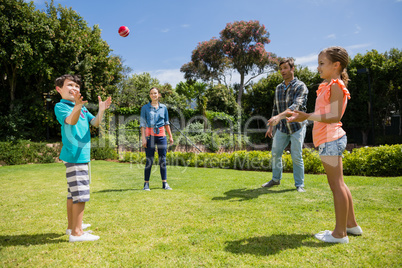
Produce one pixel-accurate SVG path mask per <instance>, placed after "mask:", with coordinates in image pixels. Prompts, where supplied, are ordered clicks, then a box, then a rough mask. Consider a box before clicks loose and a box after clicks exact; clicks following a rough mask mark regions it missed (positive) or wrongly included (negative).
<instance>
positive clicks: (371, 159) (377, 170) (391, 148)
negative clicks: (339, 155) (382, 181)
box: [343, 144, 402, 176]
mask: <svg viewBox="0 0 402 268" xmlns="http://www.w3.org/2000/svg"><path fill="white" fill-rule="evenodd" d="M343 162H344V164H343V171H344V174H345V175H363V176H401V175H402V165H401V163H402V145H401V144H398V145H384V146H378V147H364V148H359V149H354V150H353V151H352V152H351V153H346V154H345V155H344V161H343Z"/></svg>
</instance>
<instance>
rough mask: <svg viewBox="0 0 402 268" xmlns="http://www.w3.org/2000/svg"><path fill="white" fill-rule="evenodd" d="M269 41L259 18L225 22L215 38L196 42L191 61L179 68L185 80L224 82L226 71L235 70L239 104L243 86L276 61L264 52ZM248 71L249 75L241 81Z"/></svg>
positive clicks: (272, 65)
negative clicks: (224, 25) (238, 79)
mask: <svg viewBox="0 0 402 268" xmlns="http://www.w3.org/2000/svg"><path fill="white" fill-rule="evenodd" d="M269 42H270V40H269V33H268V32H267V30H266V29H265V26H264V25H260V23H259V21H249V22H246V21H235V22H233V23H228V24H227V25H226V27H225V29H223V30H222V31H221V32H220V38H219V39H218V38H216V37H213V38H212V39H211V40H209V41H204V42H200V43H198V46H197V47H196V49H194V50H193V52H192V56H191V62H190V63H187V64H185V65H183V66H182V68H181V69H180V70H181V71H182V72H184V73H185V76H184V77H185V78H186V79H201V80H203V81H213V80H217V81H218V82H219V83H222V82H225V76H226V74H227V70H231V69H233V70H236V71H237V72H238V73H239V74H240V83H239V84H240V90H239V93H238V96H237V104H238V105H239V106H241V99H242V94H243V91H244V86H245V85H247V84H248V82H249V81H251V79H252V78H255V77H257V76H259V75H261V74H263V73H264V72H265V71H266V70H267V68H268V69H271V68H273V67H274V66H275V64H276V61H275V60H274V58H275V56H274V55H271V54H270V53H267V51H266V50H265V47H264V46H265V45H266V44H269ZM248 74H250V75H252V78H250V79H249V80H248V81H245V76H246V75H248ZM225 84H226V83H225Z"/></svg>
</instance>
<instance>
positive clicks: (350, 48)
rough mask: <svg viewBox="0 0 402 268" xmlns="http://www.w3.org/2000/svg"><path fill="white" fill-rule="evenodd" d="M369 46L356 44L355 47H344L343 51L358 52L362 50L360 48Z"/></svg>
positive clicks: (368, 44)
mask: <svg viewBox="0 0 402 268" xmlns="http://www.w3.org/2000/svg"><path fill="white" fill-rule="evenodd" d="M370 46H371V44H370V43H366V44H356V45H351V46H347V47H345V49H346V50H348V51H352V50H359V49H362V48H367V47H370Z"/></svg>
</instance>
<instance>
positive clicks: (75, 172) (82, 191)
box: [64, 162, 90, 203]
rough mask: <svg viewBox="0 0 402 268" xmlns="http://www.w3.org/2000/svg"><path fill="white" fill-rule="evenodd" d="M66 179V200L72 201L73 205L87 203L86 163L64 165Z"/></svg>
mask: <svg viewBox="0 0 402 268" xmlns="http://www.w3.org/2000/svg"><path fill="white" fill-rule="evenodd" d="M64 165H65V166H66V178H67V185H68V194H67V199H72V200H73V203H82V202H88V201H89V182H90V176H89V174H88V163H82V164H76V163H66V162H64Z"/></svg>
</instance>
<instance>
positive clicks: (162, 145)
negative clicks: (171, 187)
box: [144, 136, 167, 182]
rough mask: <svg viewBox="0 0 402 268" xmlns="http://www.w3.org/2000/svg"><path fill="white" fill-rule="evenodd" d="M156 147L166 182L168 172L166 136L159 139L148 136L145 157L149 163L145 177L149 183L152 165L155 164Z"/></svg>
mask: <svg viewBox="0 0 402 268" xmlns="http://www.w3.org/2000/svg"><path fill="white" fill-rule="evenodd" d="M155 147H158V157H159V166H160V172H161V178H162V180H163V181H164V180H166V177H167V171H166V152H167V140H166V136H163V137H157V136H148V137H147V148H145V155H146V158H147V162H146V164H145V171H144V177H145V179H144V180H145V181H146V182H148V181H149V177H150V176H151V170H152V164H153V162H154V155H155Z"/></svg>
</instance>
